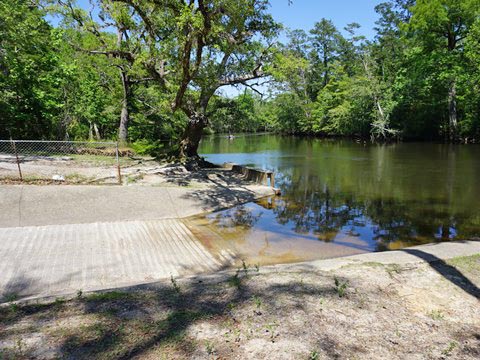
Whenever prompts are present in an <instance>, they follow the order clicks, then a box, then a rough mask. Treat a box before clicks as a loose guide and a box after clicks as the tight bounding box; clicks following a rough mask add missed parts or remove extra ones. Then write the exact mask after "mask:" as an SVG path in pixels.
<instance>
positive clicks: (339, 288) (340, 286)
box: [335, 276, 348, 298]
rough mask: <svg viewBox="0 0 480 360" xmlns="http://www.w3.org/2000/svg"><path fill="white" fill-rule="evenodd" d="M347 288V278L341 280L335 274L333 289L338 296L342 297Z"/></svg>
mask: <svg viewBox="0 0 480 360" xmlns="http://www.w3.org/2000/svg"><path fill="white" fill-rule="evenodd" d="M347 288H348V280H346V281H342V280H340V279H339V278H337V277H336V276H335V291H336V292H337V294H338V296H339V297H341V298H343V297H344V296H345V295H346V293H347Z"/></svg>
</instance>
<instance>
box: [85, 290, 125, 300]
mask: <svg viewBox="0 0 480 360" xmlns="http://www.w3.org/2000/svg"><path fill="white" fill-rule="evenodd" d="M77 295H78V293H77ZM83 298H84V299H85V300H86V301H99V302H105V301H117V300H127V299H132V298H133V294H131V293H127V292H122V291H109V292H103V293H94V294H90V295H87V296H84V297H83Z"/></svg>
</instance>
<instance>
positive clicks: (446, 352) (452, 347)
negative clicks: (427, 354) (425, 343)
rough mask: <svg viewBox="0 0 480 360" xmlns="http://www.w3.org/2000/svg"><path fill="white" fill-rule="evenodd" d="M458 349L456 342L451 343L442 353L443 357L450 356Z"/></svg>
mask: <svg viewBox="0 0 480 360" xmlns="http://www.w3.org/2000/svg"><path fill="white" fill-rule="evenodd" d="M457 347H458V343H457V342H456V341H450V343H449V344H448V346H447V347H446V348H445V349H444V350H443V351H442V355H445V356H450V355H451V354H452V352H453V350H455V349H456V348H457Z"/></svg>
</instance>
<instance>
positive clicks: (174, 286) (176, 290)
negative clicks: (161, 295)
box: [170, 275, 180, 294]
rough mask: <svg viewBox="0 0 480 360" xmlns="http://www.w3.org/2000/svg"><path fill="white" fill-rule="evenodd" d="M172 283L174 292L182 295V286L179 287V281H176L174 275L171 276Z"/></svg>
mask: <svg viewBox="0 0 480 360" xmlns="http://www.w3.org/2000/svg"><path fill="white" fill-rule="evenodd" d="M170 282H171V283H172V286H173V290H175V292H176V293H177V294H180V286H179V285H178V283H177V280H175V278H174V277H173V275H170Z"/></svg>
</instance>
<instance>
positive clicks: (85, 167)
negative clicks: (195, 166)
mask: <svg viewBox="0 0 480 360" xmlns="http://www.w3.org/2000/svg"><path fill="white" fill-rule="evenodd" d="M119 162H120V171H121V178H122V179H121V180H122V184H124V185H132V184H137V185H154V186H155V185H169V184H175V185H185V184H183V183H182V181H183V182H186V181H188V182H189V184H191V183H195V180H196V179H195V177H198V179H197V180H202V181H200V182H204V181H203V180H204V178H205V171H196V172H189V171H188V170H187V169H186V168H185V167H184V166H183V165H182V164H177V163H169V162H166V161H165V162H159V161H157V160H155V159H153V158H149V157H141V156H123V157H121V158H120V160H119ZM20 166H21V171H22V176H23V181H20V178H19V172H18V165H17V163H16V158H15V157H14V156H12V155H6V154H0V184H6V185H16V184H34V185H62V184H63V185H74V184H81V185H99V184H118V167H117V162H116V158H115V157H114V156H100V155H72V156H21V157H20ZM59 179H60V180H59Z"/></svg>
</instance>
